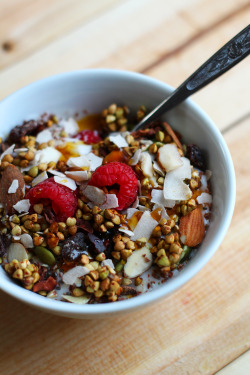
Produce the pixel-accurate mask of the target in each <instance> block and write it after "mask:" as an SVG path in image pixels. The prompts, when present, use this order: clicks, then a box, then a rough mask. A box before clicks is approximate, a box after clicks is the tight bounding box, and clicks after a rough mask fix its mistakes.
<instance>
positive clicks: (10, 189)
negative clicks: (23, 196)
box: [8, 180, 19, 194]
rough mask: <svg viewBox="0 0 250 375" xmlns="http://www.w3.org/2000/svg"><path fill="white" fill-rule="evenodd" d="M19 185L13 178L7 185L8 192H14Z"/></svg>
mask: <svg viewBox="0 0 250 375" xmlns="http://www.w3.org/2000/svg"><path fill="white" fill-rule="evenodd" d="M18 187H19V182H18V180H13V181H12V183H11V185H10V187H9V190H8V193H9V194H15V193H16V191H17V189H18Z"/></svg>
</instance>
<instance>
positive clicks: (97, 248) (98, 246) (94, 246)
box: [88, 233, 106, 255]
mask: <svg viewBox="0 0 250 375" xmlns="http://www.w3.org/2000/svg"><path fill="white" fill-rule="evenodd" d="M88 238H89V241H90V251H92V253H93V254H94V255H98V254H100V253H104V252H105V251H106V246H105V244H104V241H103V239H101V238H99V237H97V236H96V235H95V234H92V233H88Z"/></svg>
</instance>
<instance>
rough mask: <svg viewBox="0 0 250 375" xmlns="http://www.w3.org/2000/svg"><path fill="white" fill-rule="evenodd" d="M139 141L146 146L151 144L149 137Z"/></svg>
mask: <svg viewBox="0 0 250 375" xmlns="http://www.w3.org/2000/svg"><path fill="white" fill-rule="evenodd" d="M140 143H141V144H142V145H144V146H146V147H149V146H151V145H152V144H153V142H152V141H151V140H150V139H141V140H140Z"/></svg>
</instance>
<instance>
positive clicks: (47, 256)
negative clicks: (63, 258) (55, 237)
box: [34, 246, 56, 266]
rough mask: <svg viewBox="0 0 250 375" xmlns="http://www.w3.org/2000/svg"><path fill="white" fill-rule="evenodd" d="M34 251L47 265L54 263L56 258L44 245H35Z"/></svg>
mask: <svg viewBox="0 0 250 375" xmlns="http://www.w3.org/2000/svg"><path fill="white" fill-rule="evenodd" d="M34 253H35V254H36V256H37V257H38V258H39V259H40V261H41V262H43V263H45V264H48V265H49V266H53V264H55V262H56V259H55V257H54V255H53V254H52V252H51V251H49V250H48V249H46V248H45V247H42V246H37V247H35V249H34Z"/></svg>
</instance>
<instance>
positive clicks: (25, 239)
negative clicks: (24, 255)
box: [20, 233, 34, 249]
mask: <svg viewBox="0 0 250 375" xmlns="http://www.w3.org/2000/svg"><path fill="white" fill-rule="evenodd" d="M20 240H21V243H22V244H23V245H24V246H25V247H26V249H31V248H33V247H34V243H33V239H32V237H31V235H30V234H28V233H24V234H21V236H20Z"/></svg>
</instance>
